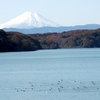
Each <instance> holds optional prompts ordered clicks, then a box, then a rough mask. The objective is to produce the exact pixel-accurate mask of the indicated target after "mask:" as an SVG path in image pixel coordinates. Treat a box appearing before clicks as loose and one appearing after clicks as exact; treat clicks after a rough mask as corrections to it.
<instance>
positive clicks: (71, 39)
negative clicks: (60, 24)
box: [0, 29, 100, 52]
mask: <svg viewBox="0 0 100 100" xmlns="http://www.w3.org/2000/svg"><path fill="white" fill-rule="evenodd" d="M99 47H100V29H96V30H74V31H68V32H61V33H45V34H22V33H19V32H5V31H3V30H0V52H9V51H34V50H39V49H58V48H99Z"/></svg>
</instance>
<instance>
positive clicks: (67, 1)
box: [0, 0, 100, 26]
mask: <svg viewBox="0 0 100 100" xmlns="http://www.w3.org/2000/svg"><path fill="white" fill-rule="evenodd" d="M26 11H33V12H34V11H35V12H37V13H39V14H40V15H42V16H44V17H45V18H47V19H50V20H52V21H54V22H56V23H58V24H60V25H64V26H73V25H83V24H100V0H0V24H1V23H4V22H6V21H9V20H11V19H12V18H15V17H17V16H19V15H20V14H22V13H24V12H26Z"/></svg>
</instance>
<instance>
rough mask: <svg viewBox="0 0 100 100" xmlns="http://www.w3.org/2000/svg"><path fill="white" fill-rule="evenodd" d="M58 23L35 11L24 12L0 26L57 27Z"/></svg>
mask: <svg viewBox="0 0 100 100" xmlns="http://www.w3.org/2000/svg"><path fill="white" fill-rule="evenodd" d="M58 26H60V25H58V24H56V23H54V22H52V21H50V20H48V19H46V18H44V17H43V16H41V15H40V14H37V13H36V12H25V13H23V14H22V15H20V16H18V17H16V18H14V19H12V20H10V21H8V22H6V23H4V24H1V25H0V28H1V29H2V28H20V29H21V28H26V29H29V28H35V27H58Z"/></svg>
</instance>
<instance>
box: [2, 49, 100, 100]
mask: <svg viewBox="0 0 100 100" xmlns="http://www.w3.org/2000/svg"><path fill="white" fill-rule="evenodd" d="M0 98H1V100H84V99H85V100H100V49H98V48H94V49H86V48H85V49H57V50H39V51H33V52H10V53H0Z"/></svg>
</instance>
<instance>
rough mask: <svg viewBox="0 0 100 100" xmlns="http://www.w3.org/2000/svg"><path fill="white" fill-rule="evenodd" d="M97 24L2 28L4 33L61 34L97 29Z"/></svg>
mask: <svg viewBox="0 0 100 100" xmlns="http://www.w3.org/2000/svg"><path fill="white" fill-rule="evenodd" d="M98 28H100V25H99V24H87V25H76V26H69V27H68V26H60V27H39V28H37V27H36V28H31V29H18V28H4V30H5V31H16V32H21V33H24V34H34V33H47V32H63V31H66V32H67V31H71V30H81V29H87V30H90V29H98Z"/></svg>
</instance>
